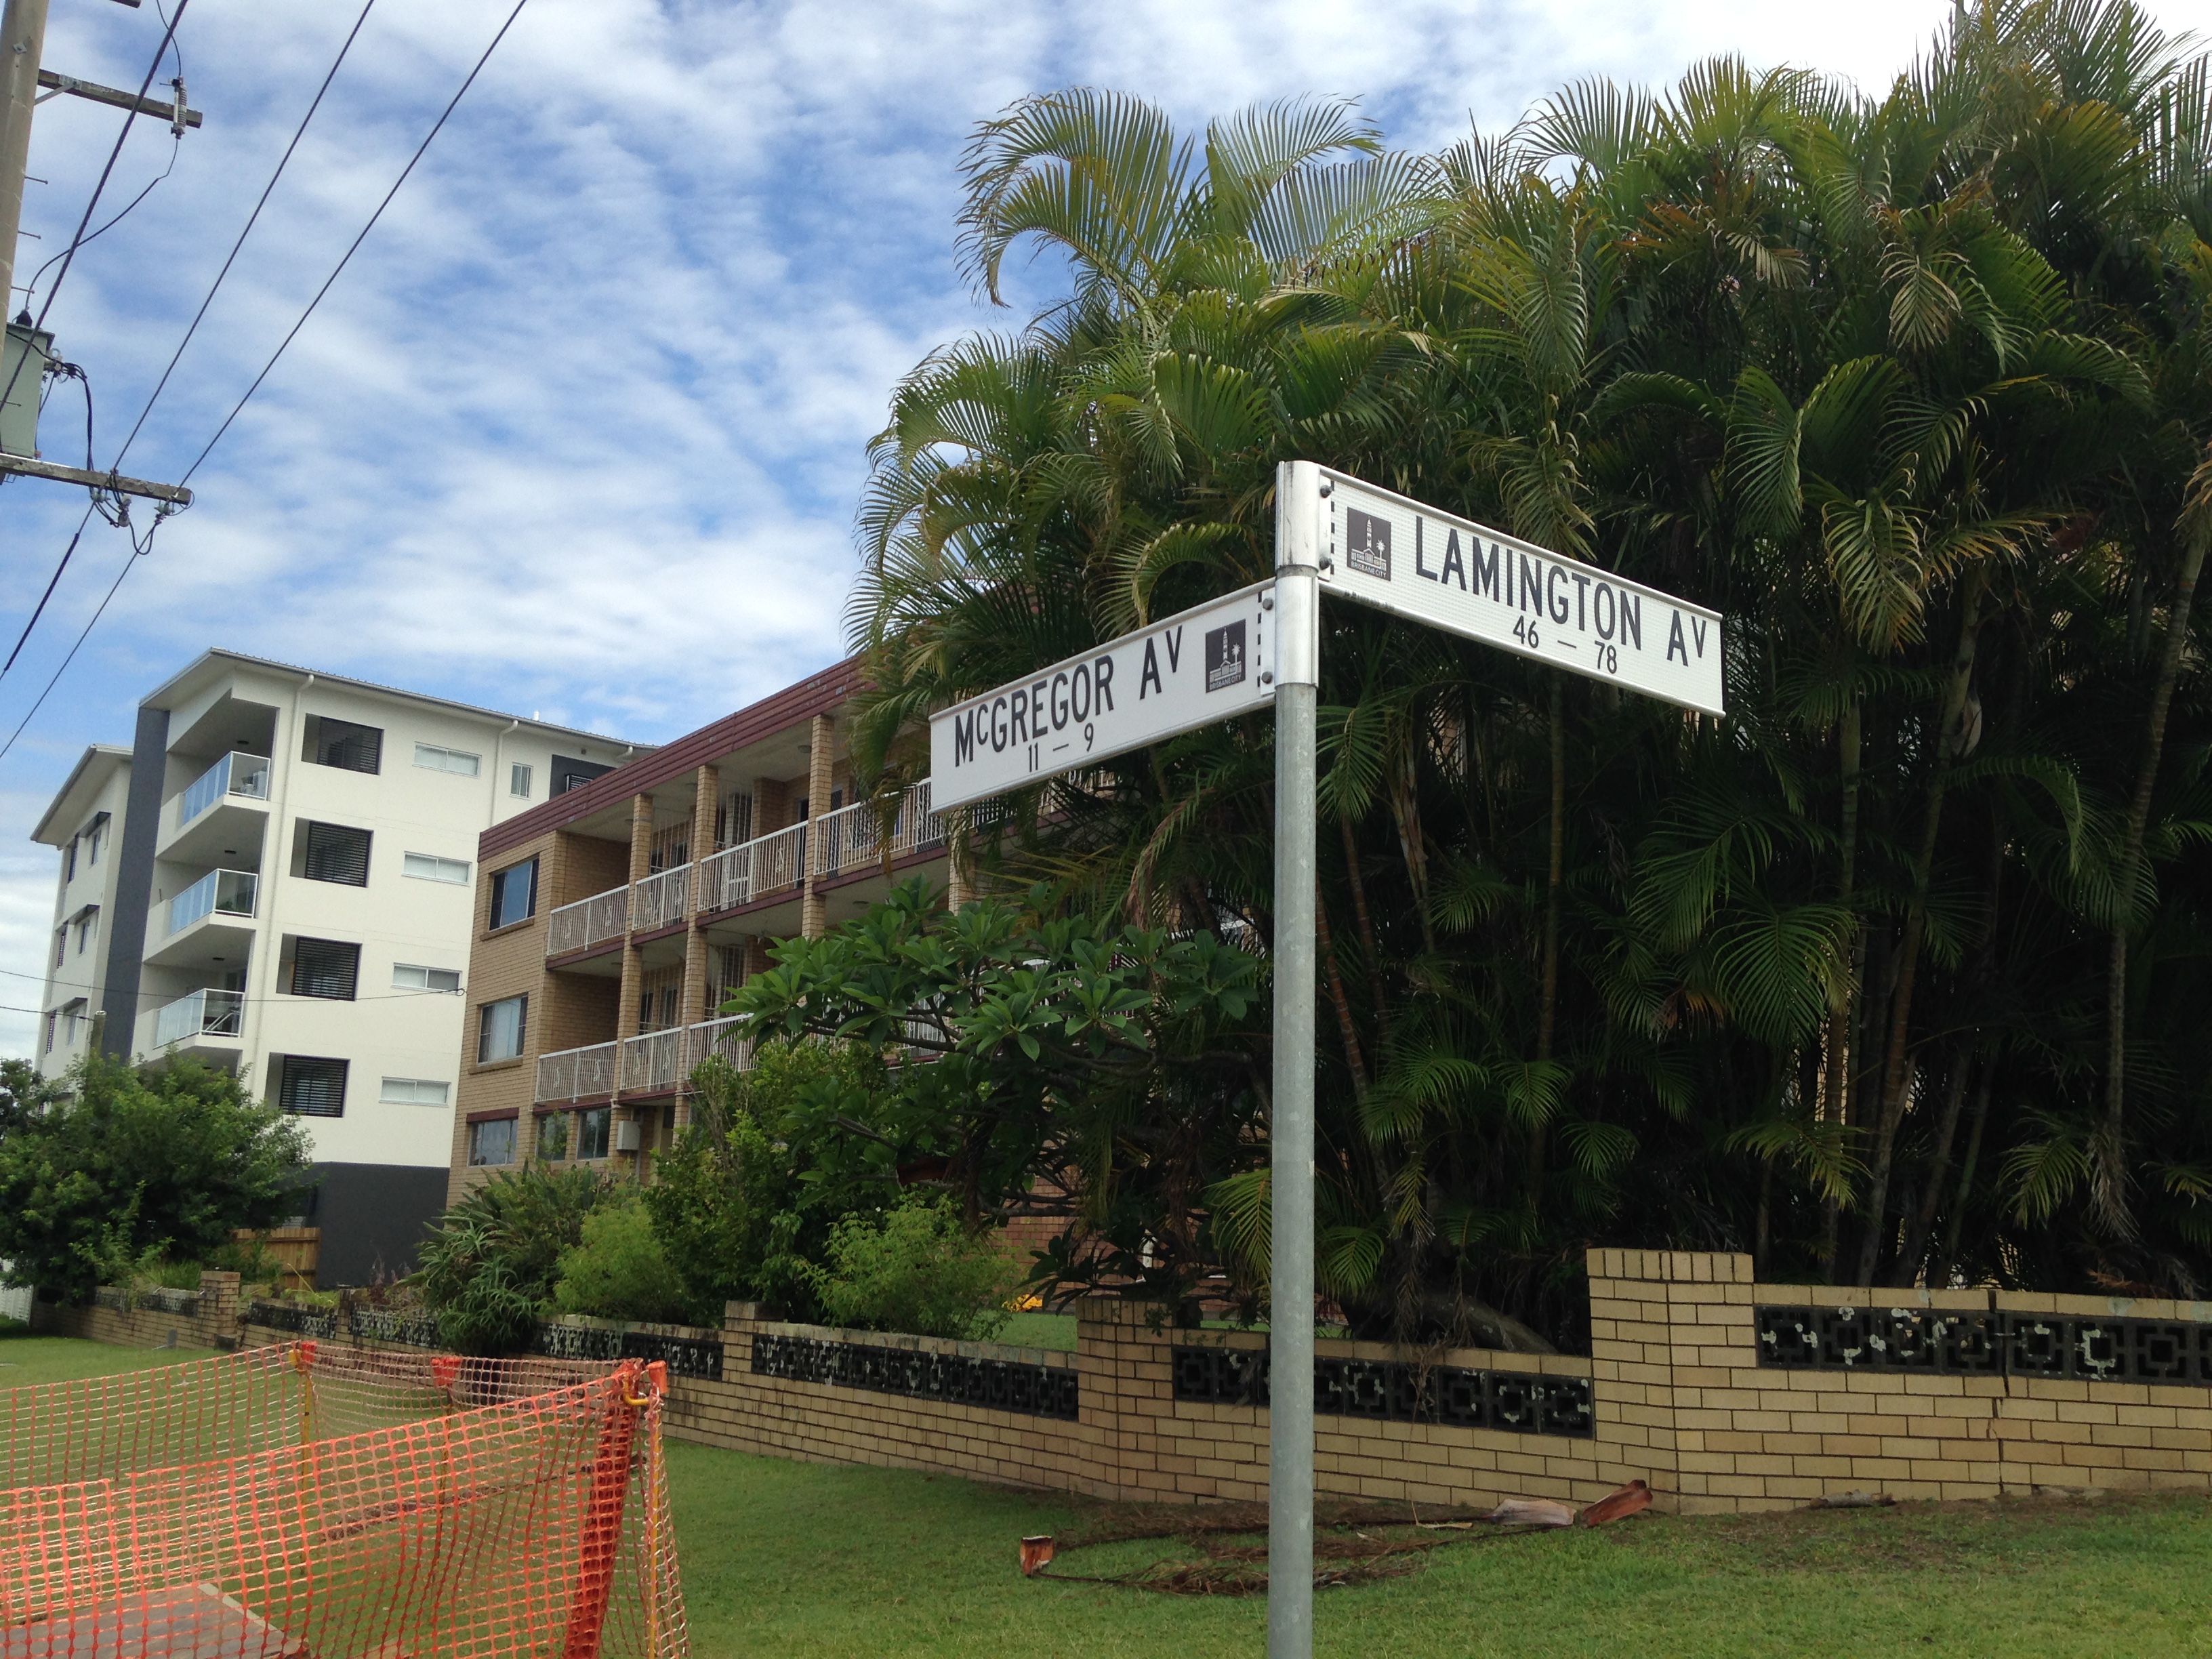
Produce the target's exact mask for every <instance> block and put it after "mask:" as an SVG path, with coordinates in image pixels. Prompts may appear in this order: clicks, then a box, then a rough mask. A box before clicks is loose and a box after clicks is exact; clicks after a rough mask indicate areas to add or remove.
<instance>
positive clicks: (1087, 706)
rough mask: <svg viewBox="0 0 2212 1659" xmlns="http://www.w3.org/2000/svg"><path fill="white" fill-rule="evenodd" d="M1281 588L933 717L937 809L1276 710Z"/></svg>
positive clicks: (1168, 623)
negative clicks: (1276, 635)
mask: <svg viewBox="0 0 2212 1659" xmlns="http://www.w3.org/2000/svg"><path fill="white" fill-rule="evenodd" d="M1274 592H1275V584H1274V583H1273V582H1272V581H1265V582H1256V583H1255V584H1254V585H1253V586H1250V587H1247V588H1244V589H1243V590H1242V591H1241V592H1235V593H1231V594H1228V595H1226V596H1225V597H1224V598H1221V599H1212V600H1209V601H1208V602H1207V603H1206V604H1204V605H1196V606H1194V607H1193V608H1192V609H1190V610H1188V611H1182V612H1180V613H1179V614H1177V615H1176V616H1172V617H1165V618H1164V619H1163V620H1161V621H1159V622H1156V623H1153V624H1152V626H1151V627H1149V628H1140V629H1137V630H1136V632H1134V633H1133V634H1124V635H1122V636H1121V638H1120V639H1118V640H1115V641H1112V642H1111V643H1110V644H1107V645H1102V646H1100V647H1097V649H1096V650H1092V651H1086V652H1085V653H1083V654H1082V655H1081V656H1079V657H1070V658H1069V659H1067V660H1066V661H1065V662H1058V663H1054V665H1052V666H1051V667H1049V668H1046V669H1041V670H1039V671H1037V672H1036V673H1035V674H1033V675H1031V676H1030V677H1029V678H1026V679H1023V680H1017V681H1015V682H1014V683H1013V684H1010V685H1002V686H1000V687H999V688H998V690H995V691H987V692H985V693H984V694H983V695H982V696H980V697H970V698H969V700H968V701H967V702H963V703H956V704H954V705H953V706H952V707H951V708H947V709H945V711H943V712H942V713H941V714H932V715H931V716H930V717H929V773H930V805H931V806H932V807H933V808H934V809H935V810H937V811H944V810H945V809H946V808H947V807H953V806H965V805H968V804H969V802H971V801H977V800H981V799H984V798H985V797H986V796H989V795H997V794H1003V793H1006V791H1007V790H1010V789H1020V788H1023V787H1026V786H1027V785H1030V784H1033V783H1038V782H1042V781H1043V780H1044V779H1046V778H1048V777H1051V776H1053V775H1054V774H1056V773H1060V772H1066V771H1073V770H1075V769H1079V768H1081V767H1084V766H1088V765H1091V764H1093V763H1097V762H1098V761H1103V760H1107V759H1109V758H1111V757H1113V756H1115V755H1121V754H1127V752H1128V751H1129V750H1132V749H1141V748H1143V747H1144V746H1145V745H1146V744H1153V743H1158V742H1160V741H1161V740H1162V739H1163V738H1172V737H1175V736H1176V735H1178V734H1179V733H1182V732H1190V731H1194V730H1196V729H1197V728H1198V727H1199V726H1208V725H1211V724H1212V722H1213V721H1215V720H1226V719H1227V718H1228V717H1229V716H1230V715H1231V714H1248V713H1249V712H1250V711H1251V710H1253V709H1255V708H1265V707H1266V706H1267V704H1269V703H1271V702H1273V701H1274V698H1275V675H1274V666H1275V659H1274V646H1273V627H1272V624H1273V620H1274V617H1273V606H1274Z"/></svg>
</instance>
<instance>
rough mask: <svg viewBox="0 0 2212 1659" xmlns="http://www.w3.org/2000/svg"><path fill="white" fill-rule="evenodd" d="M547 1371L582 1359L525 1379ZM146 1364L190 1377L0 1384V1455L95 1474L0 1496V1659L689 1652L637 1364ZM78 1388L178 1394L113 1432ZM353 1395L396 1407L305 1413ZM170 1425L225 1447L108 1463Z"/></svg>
mask: <svg viewBox="0 0 2212 1659" xmlns="http://www.w3.org/2000/svg"><path fill="white" fill-rule="evenodd" d="M267 1356H274V1357H275V1358H276V1361H277V1362H280V1364H281V1367H282V1368H283V1369H286V1370H289V1371H290V1373H291V1382H290V1383H289V1384H288V1383H286V1382H285V1379H284V1377H283V1375H282V1374H281V1371H280V1370H279V1368H278V1366H277V1365H272V1364H271V1363H270V1360H269V1358H266V1357H267ZM244 1360H252V1361H253V1362H255V1363H252V1364H239V1363H235V1362H238V1361H244ZM548 1368H557V1369H558V1370H563V1371H565V1372H567V1373H568V1376H569V1377H574V1375H575V1374H576V1373H578V1372H590V1371H596V1372H598V1373H599V1375H597V1376H590V1377H588V1378H586V1380H582V1381H570V1382H569V1383H568V1386H566V1387H556V1388H553V1389H549V1390H546V1391H543V1392H526V1391H525V1390H526V1386H527V1385H528V1384H529V1383H532V1381H544V1380H546V1375H545V1374H546V1371H547V1370H548ZM167 1370H168V1371H169V1372H171V1373H179V1374H180V1373H185V1372H194V1373H199V1375H196V1376H189V1377H187V1376H181V1375H173V1376H168V1377H167V1378H166V1379H162V1378H161V1373H156V1372H145V1373H138V1374H136V1375H135V1376H125V1377H118V1378H112V1379H105V1381H106V1383H112V1384H118V1385H127V1384H132V1383H137V1384H138V1385H139V1386H138V1387H137V1389H135V1390H133V1389H128V1388H124V1389H119V1390H111V1389H100V1388H93V1389H88V1388H87V1385H84V1384H69V1385H65V1386H64V1387H62V1388H58V1389H50V1390H33V1389H17V1390H15V1395H14V1397H13V1398H12V1399H11V1401H10V1402H9V1403H10V1407H11V1414H10V1419H9V1421H10V1425H11V1426H13V1427H15V1428H17V1429H18V1430H19V1431H20V1430H21V1429H22V1428H24V1427H25V1426H27V1428H28V1430H29V1438H30V1440H31V1442H32V1446H31V1449H25V1447H24V1446H23V1445H22V1444H21V1443H18V1441H19V1440H20V1438H21V1436H20V1434H19V1435H18V1436H17V1437H15V1438H11V1442H10V1444H9V1460H10V1462H9V1466H10V1467H11V1468H24V1467H27V1466H29V1467H38V1468H49V1469H51V1468H76V1469H77V1470H79V1471H80V1472H81V1473H82V1472H87V1471H89V1470H91V1469H94V1468H99V1469H100V1470H101V1471H103V1472H102V1473H100V1474H98V1475H97V1476H96V1477H95V1478H90V1479H84V1478H79V1479H74V1480H63V1481H46V1482H42V1483H40V1484H36V1485H24V1486H15V1487H13V1488H10V1489H9V1490H5V1491H0V1659H63V1656H70V1659H126V1656H127V1659H166V1656H175V1659H184V1656H191V1659H279V1656H301V1659H306V1656H313V1659H429V1656H433V1655H436V1656H454V1659H463V1656H466V1659H476V1656H487V1659H489V1656H506V1655H514V1656H522V1655H529V1656H533V1659H537V1656H546V1659H550V1656H560V1659H683V1656H684V1655H685V1654H686V1653H687V1652H688V1644H687V1640H686V1637H685V1632H684V1607H683V1595H682V1591H681V1589H680V1586H679V1583H678V1576H677V1566H676V1551H675V1540H674V1535H673V1532H672V1529H671V1526H670V1524H669V1514H668V1492H667V1485H666V1480H665V1475H664V1473H663V1468H662V1462H661V1455H660V1454H661V1434H660V1427H661V1423H660V1416H661V1413H660V1407H661V1397H662V1395H663V1393H664V1391H665V1374H664V1373H663V1372H662V1371H661V1369H660V1368H659V1367H658V1366H652V1367H647V1366H641V1365H640V1364H637V1362H635V1361H624V1362H622V1363H621V1364H617V1365H614V1366H605V1365H586V1364H577V1363H575V1362H554V1361H519V1362H518V1361H504V1362H501V1361H479V1360H471V1359H460V1358H454V1357H452V1356H446V1355H435V1356H434V1355H424V1354H394V1353H372V1352H362V1351H360V1350H353V1349H343V1348H337V1347H335V1346H332V1345H328V1344H324V1345H316V1344H312V1343H295V1344H292V1345H289V1346H286V1347H282V1348H270V1349H265V1350H258V1351H254V1352H252V1353H250V1354H241V1355H235V1356H228V1357H226V1358H224V1359H217V1360H210V1361H202V1362H199V1363H198V1364H193V1365H181V1366H173V1367H169V1368H167ZM141 1379H150V1380H147V1381H143V1382H142V1381H141ZM564 1380H565V1379H564ZM224 1384H232V1385H234V1398H228V1399H226V1398H222V1397H221V1396H222V1395H224V1393H225V1389H224V1387H223V1385H224ZM33 1394H48V1395H54V1396H58V1399H56V1400H55V1401H47V1402H44V1403H40V1402H31V1403H26V1401H25V1400H24V1396H26V1395H33ZM102 1400H105V1401H107V1402H109V1403H110V1404H115V1403H117V1402H118V1401H137V1402H138V1407H139V1408H140V1409H142V1410H143V1409H145V1408H147V1407H151V1408H152V1409H153V1410H155V1412H157V1413H158V1412H159V1411H160V1410H161V1402H163V1401H170V1402H173V1403H174V1402H181V1403H180V1404H179V1408H178V1409H177V1411H176V1412H175V1413H174V1418H175V1420H174V1421H173V1422H172V1423H169V1424H167V1425H163V1426H160V1427H154V1428H143V1429H139V1430H137V1431H130V1430H127V1429H126V1427H125V1425H122V1424H120V1423H108V1424H103V1425H94V1424H91V1423H88V1422H87V1421H86V1420H85V1419H84V1418H83V1417H82V1413H81V1411H80V1410H79V1408H80V1407H82V1406H84V1405H86V1404H88V1403H90V1402H93V1401H102ZM257 1411H258V1412H260V1413H264V1414H265V1418H266V1421H263V1420H258V1419H257V1417H256V1413H257ZM375 1414H382V1415H383V1416H384V1417H386V1419H387V1420H388V1419H395V1418H396V1419H411V1420H398V1421H388V1425H387V1426H382V1427H372V1428H369V1429H367V1430H366V1431H357V1432H352V1433H346V1434H339V1435H328V1434H325V1433H324V1432H322V1431H323V1429H325V1428H326V1427H328V1426H329V1425H331V1424H332V1423H334V1422H338V1421H352V1420H356V1419H359V1418H360V1417H362V1416H370V1415H375ZM178 1445H191V1446H199V1447H204V1446H208V1445H218V1446H222V1447H224V1448H226V1449H231V1450H232V1455H218V1456H216V1457H215V1458H213V1459H210V1460H206V1461H201V1462H185V1463H179V1464H173V1465H169V1466H166V1467H145V1466H143V1464H140V1465H137V1466H134V1465H133V1463H132V1462H131V1458H132V1456H133V1455H137V1454H138V1453H141V1452H143V1450H144V1449H146V1448H148V1447H150V1446H166V1447H175V1446H178ZM241 1446H242V1447H246V1448H249V1449H246V1450H243V1451H242V1452H240V1451H238V1450H236V1448H239V1447H241Z"/></svg>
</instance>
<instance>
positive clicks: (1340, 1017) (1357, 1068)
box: [1314, 883, 1367, 1102]
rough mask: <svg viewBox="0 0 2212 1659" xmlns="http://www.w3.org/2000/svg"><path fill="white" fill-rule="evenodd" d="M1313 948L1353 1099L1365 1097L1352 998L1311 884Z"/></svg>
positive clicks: (1322, 903) (1325, 916)
mask: <svg viewBox="0 0 2212 1659" xmlns="http://www.w3.org/2000/svg"><path fill="white" fill-rule="evenodd" d="M1315 886H1316V892H1315V893H1314V947H1315V949H1316V951H1318V952H1319V954H1320V956H1321V967H1322V973H1323V974H1324V975H1326V976H1327V977H1328V1000H1329V1003H1330V1006H1333V1007H1334V1009H1335V1010H1336V1029H1337V1030H1338V1032H1339V1033H1340V1035H1341V1036H1343V1038H1344V1063H1345V1065H1346V1067H1348V1068H1349V1069H1350V1071H1351V1073H1352V1097H1353V1098H1354V1099H1355V1100H1358V1101H1361V1102H1364V1101H1365V1100H1366V1098H1367V1067H1366V1065H1365V1063H1364V1061H1362V1060H1361V1059H1360V1056H1359V1028H1358V1026H1356V1025H1354V1024H1352V1000H1351V999H1350V998H1349V997H1347V996H1346V995H1345V994H1344V975H1342V974H1340V973H1339V972H1338V971H1337V966H1336V940H1335V939H1334V937H1332V936H1331V934H1330V933H1329V931H1328V903H1327V902H1326V901H1325V900H1323V899H1322V896H1321V894H1320V892H1319V890H1318V889H1319V886H1320V884H1319V883H1316V884H1315Z"/></svg>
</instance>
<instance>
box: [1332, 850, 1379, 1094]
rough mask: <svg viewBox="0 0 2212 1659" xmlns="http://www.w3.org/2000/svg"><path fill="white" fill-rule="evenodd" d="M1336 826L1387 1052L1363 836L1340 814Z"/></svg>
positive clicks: (1361, 951)
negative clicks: (1361, 856)
mask: <svg viewBox="0 0 2212 1659" xmlns="http://www.w3.org/2000/svg"><path fill="white" fill-rule="evenodd" d="M1336 827H1337V829H1338V832H1339V833H1340V834H1341V835H1342V836H1343V837H1344V873H1345V877H1346V880H1348V881H1349V882H1350V883H1351V884H1352V924H1353V926H1355V927H1358V929H1359V954H1360V956H1361V957H1362V958H1363V959H1364V961H1365V963H1366V964H1367V994H1368V996H1369V998H1370V1000H1372V1001H1373V1002H1374V1004H1375V1029H1376V1030H1377V1031H1378V1032H1380V1033H1381V1034H1382V1038H1383V1048H1384V1049H1385V1051H1386V1052H1387V1050H1388V1049H1389V1044H1390V1000H1389V998H1388V997H1386V996H1384V995H1383V953H1382V951H1381V950H1380V949H1379V948H1377V946H1376V943H1375V919H1374V917H1373V916H1372V915H1370V914H1369V912H1368V908H1367V881H1366V878H1365V877H1364V876H1362V875H1361V874H1360V872H1359V837H1358V836H1357V835H1355V834H1354V833H1353V831H1352V820H1351V819H1350V818H1349V817H1346V816H1345V815H1344V814H1342V813H1339V814H1338V815H1337V819H1336Z"/></svg>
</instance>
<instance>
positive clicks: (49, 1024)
mask: <svg viewBox="0 0 2212 1659" xmlns="http://www.w3.org/2000/svg"><path fill="white" fill-rule="evenodd" d="M59 1018H61V1015H60V1014H58V1013H52V1014H48V1015H47V1016H46V1052H47V1053H48V1054H52V1053H53V1051H54V1022H55V1021H56V1020H58V1019H59Z"/></svg>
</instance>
